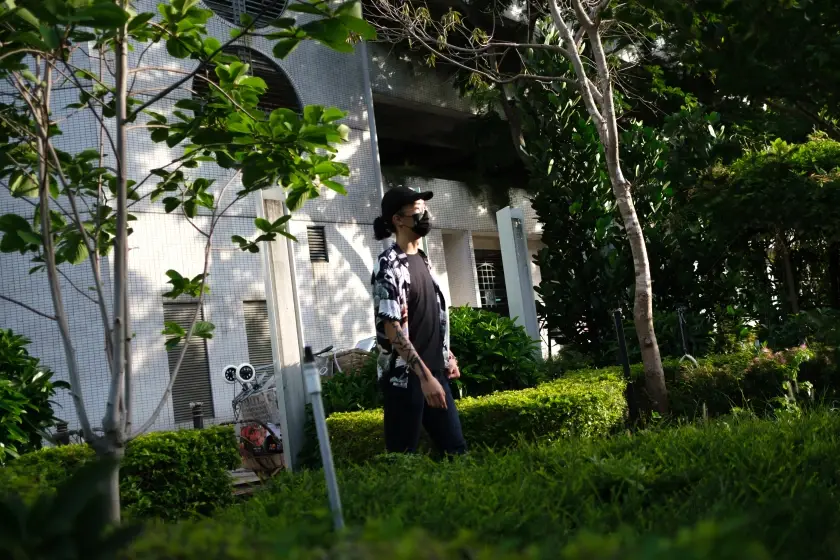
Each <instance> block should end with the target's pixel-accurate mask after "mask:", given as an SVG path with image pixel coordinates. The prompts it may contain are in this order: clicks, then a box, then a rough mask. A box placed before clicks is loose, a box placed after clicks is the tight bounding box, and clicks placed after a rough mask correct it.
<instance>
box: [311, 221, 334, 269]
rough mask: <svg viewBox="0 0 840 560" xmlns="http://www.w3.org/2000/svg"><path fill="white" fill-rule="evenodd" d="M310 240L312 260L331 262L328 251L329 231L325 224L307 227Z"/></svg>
mask: <svg viewBox="0 0 840 560" xmlns="http://www.w3.org/2000/svg"><path fill="white" fill-rule="evenodd" d="M306 237H307V239H308V240H309V260H310V261H312V262H330V255H329V253H328V252H327V233H326V231H325V230H324V226H309V227H307V228H306Z"/></svg>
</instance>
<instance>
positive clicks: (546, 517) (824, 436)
mask: <svg viewBox="0 0 840 560" xmlns="http://www.w3.org/2000/svg"><path fill="white" fill-rule="evenodd" d="M838 456H840V414H838V413H836V412H828V411H826V412H816V413H808V414H805V415H804V416H802V417H794V416H789V417H786V418H784V419H779V420H773V421H771V420H758V419H754V418H750V417H746V416H744V417H740V416H733V417H728V418H724V419H721V420H718V421H713V422H710V423H708V424H705V423H698V424H694V425H685V426H681V427H677V428H667V429H661V430H649V431H646V432H641V433H639V434H638V435H635V436H627V435H619V436H617V437H614V438H609V439H601V438H596V439H592V438H580V439H572V440H567V441H563V442H560V443H555V444H550V445H542V446H537V445H532V444H527V445H522V446H520V447H518V448H516V449H514V450H509V451H506V452H490V453H486V454H481V455H477V456H473V457H467V458H461V459H456V460H454V461H451V462H444V463H437V462H433V461H431V460H429V459H428V458H425V457H423V456H386V457H380V458H378V459H377V460H376V461H375V462H373V463H371V464H369V465H355V466H348V467H346V468H342V469H339V472H338V475H339V487H340V490H341V499H342V503H343V506H344V514H345V519H346V522H347V524H348V526H349V527H350V532H349V537H348V538H349V539H350V543H348V544H345V546H352V543H355V542H358V536H359V533H360V531H362V532H363V533H364V532H365V531H372V532H375V533H376V534H379V535H380V536H382V539H384V540H385V541H386V542H385V544H384V545H383V546H385V547H386V548H387V547H391V548H389V549H387V550H389V552H385V553H383V554H382V555H377V554H374V553H368V554H365V553H359V554H357V555H351V554H347V555H342V554H339V553H336V554H323V555H321V556H318V555H316V554H314V553H312V551H313V550H316V549H319V548H321V547H326V548H330V547H333V546H336V547H340V546H342V541H338V543H337V542H336V538H335V535H334V534H333V532H332V530H331V519H330V514H329V511H328V508H327V495H326V490H325V487H324V479H323V474H322V473H321V472H316V471H305V472H302V473H297V474H291V473H287V474H284V475H282V476H280V477H278V478H277V479H275V481H274V483H273V484H272V486H271V487H270V488H268V489H267V490H266V491H263V492H260V493H258V494H257V495H255V496H254V497H252V498H251V499H250V500H249V501H248V502H245V503H243V504H240V505H237V506H235V507H233V508H231V509H229V510H227V511H226V512H223V513H222V514H220V515H219V516H218V517H217V518H216V519H213V520H206V521H201V522H190V523H187V524H182V525H176V526H168V527H156V528H152V529H150V530H149V532H148V533H147V535H146V536H145V537H143V538H142V539H141V540H140V541H138V542H137V544H136V545H135V548H134V555H133V556H131V558H137V559H143V560H145V559H147V558H175V559H184V560H188V559H193V558H195V559H198V558H201V559H202V560H204V559H207V558H219V559H222V558H225V559H228V558H230V559H234V558H242V559H245V558H248V556H247V554H246V553H245V552H244V551H243V550H242V549H243V548H245V547H247V546H248V545H245V544H244V543H252V544H253V548H247V550H248V551H250V552H251V553H252V554H254V553H259V554H256V555H257V556H258V557H262V558H333V559H339V558H348V559H349V558H354V559H356V558H379V557H382V558H411V559H414V558H417V559H421V558H422V559H431V558H454V557H456V556H455V555H453V556H447V555H445V554H441V555H439V556H436V555H434V554H431V553H428V552H429V551H430V550H435V548H434V546H435V545H434V544H433V543H434V541H432V540H428V541H423V540H422V539H421V540H420V541H419V542H418V543H414V544H412V543H411V542H407V539H408V536H409V535H411V533H412V531H414V530H422V531H426V532H428V534H430V535H433V536H434V539H437V540H439V541H441V542H453V541H456V542H457V541H459V540H461V539H465V540H468V541H469V542H471V543H481V546H486V547H490V548H489V550H490V551H491V552H488V553H487V554H488V556H486V557H487V558H502V557H503V556H501V552H499V551H504V550H508V551H519V550H526V549H528V548H529V547H533V548H534V549H535V552H534V555H533V556H530V557H529V556H522V558H546V559H547V558H580V559H582V558H604V559H605V558H638V559H641V558H647V559H653V558H657V559H664V558H697V559H699V558H703V559H708V560H711V559H714V558H733V559H735V558H753V559H759V558H762V559H764V558H770V557H771V555H770V554H768V553H767V551H772V558H775V559H777V560H788V559H789V560H798V559H800V558H833V557H834V553H835V552H836V546H837V544H838V539H837V536H836V535H838V534H840V509H838V508H837V503H838V499H840V476H838V467H837V457H838ZM708 519H719V520H723V521H724V523H723V524H712V525H706V524H705V521H706V520H708ZM698 524H699V525H698ZM692 527H693V528H694V529H693V530H692V529H691V528H692ZM465 532H466V533H467V535H464V533H465ZM593 535H609V536H608V537H604V536H600V537H598V536H593ZM650 535H664V536H665V537H668V538H669V540H664V541H659V540H656V539H654V540H648V537H649V536H650ZM270 541H271V542H270ZM229 542H230V543H231V545H230V546H227V545H226V544H225V543H229ZM424 542H425V544H428V545H429V546H428V548H425V547H424V546H423V545H424ZM236 543H239V544H236ZM479 548H480V547H479ZM295 549H297V550H301V551H307V552H305V553H304V552H301V553H300V555H298V556H295V555H294V554H293V553H291V552H290V551H293V550H295ZM153 552H154V553H153ZM587 552H591V554H587ZM494 553H499V554H500V556H493V555H492V554H494ZM739 553H740V554H742V555H743V556H739ZM250 557H254V556H250ZM464 557H470V556H468V555H464ZM510 557H511V558H514V557H516V556H510Z"/></svg>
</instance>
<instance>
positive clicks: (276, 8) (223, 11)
mask: <svg viewBox="0 0 840 560" xmlns="http://www.w3.org/2000/svg"><path fill="white" fill-rule="evenodd" d="M204 4H205V5H206V6H207V7H208V8H210V9H211V10H213V11H214V12H215V13H216V15H218V16H219V17H220V18H222V19H224V20H226V21H228V22H230V23H232V24H234V25H240V23H241V21H242V20H241V19H240V16H241V15H242V14H248V15H249V16H252V17H254V18H256V19H257V23H256V27H265V26H266V25H268V23H269V22H270V21H272V20H275V19H277V18H279V17H280V16H281V15H282V14H283V11H284V10H285V9H286V1H285V0H204Z"/></svg>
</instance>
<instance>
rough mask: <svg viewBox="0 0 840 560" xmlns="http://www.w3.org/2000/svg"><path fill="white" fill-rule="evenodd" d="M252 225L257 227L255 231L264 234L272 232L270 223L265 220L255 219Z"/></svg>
mask: <svg viewBox="0 0 840 560" xmlns="http://www.w3.org/2000/svg"><path fill="white" fill-rule="evenodd" d="M254 225H255V226H257V229H259V230H260V231H265V232H271V231H272V227H271V222H269V221H268V220H266V219H265V218H256V219H255V220H254Z"/></svg>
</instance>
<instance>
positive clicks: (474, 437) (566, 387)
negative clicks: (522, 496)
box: [303, 369, 626, 464]
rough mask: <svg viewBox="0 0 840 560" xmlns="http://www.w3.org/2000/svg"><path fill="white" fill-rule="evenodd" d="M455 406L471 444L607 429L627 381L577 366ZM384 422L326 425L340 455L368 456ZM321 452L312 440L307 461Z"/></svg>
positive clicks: (352, 418) (619, 419)
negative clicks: (526, 386)
mask: <svg viewBox="0 0 840 560" xmlns="http://www.w3.org/2000/svg"><path fill="white" fill-rule="evenodd" d="M457 406H458V411H459V413H460V416H461V425H462V427H463V430H464V436H465V437H466V439H467V444H468V445H469V446H470V447H471V448H473V449H477V448H484V447H491V448H502V447H507V446H511V445H514V444H515V443H517V442H518V441H520V440H525V441H540V442H546V441H551V440H555V439H559V438H566V437H569V436H603V435H607V434H610V433H612V432H614V431H615V430H616V429H618V428H619V427H621V426H622V424H623V421H624V415H625V410H626V403H625V400H624V381H623V380H622V378H621V375H620V373H619V372H618V370H616V369H605V370H598V371H586V372H575V373H573V374H569V375H567V376H565V377H563V378H562V379H558V380H556V381H552V382H550V383H544V384H542V385H539V386H538V387H534V388H531V389H524V390H521V391H505V392H499V393H494V394H492V395H488V396H484V397H476V398H463V399H460V400H459V401H458V402H457ZM382 422H383V420H382V411H381V410H365V411H360V412H348V413H336V414H332V415H331V416H330V417H329V418H328V419H327V426H328V429H329V433H330V442H331V445H332V450H333V454H334V455H335V457H336V460H337V461H346V462H356V463H358V462H365V461H367V460H369V459H371V458H373V457H375V456H376V455H380V454H382V453H384V452H385V438H384V432H383V427H382ZM311 439H312V438H310V440H311ZM310 443H312V442H310ZM317 452H318V450H317V446H313V445H309V446H308V448H307V450H306V451H305V452H304V456H303V459H304V462H305V463H307V464H317Z"/></svg>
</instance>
